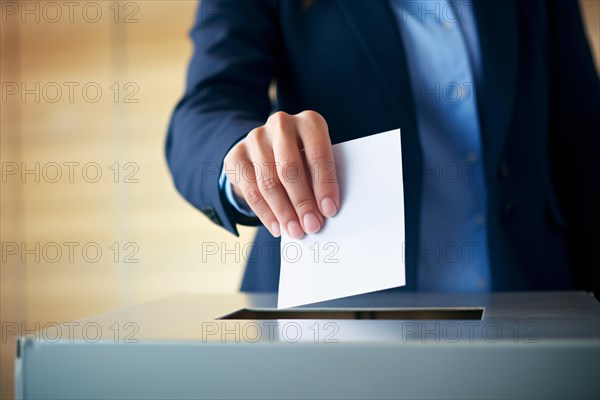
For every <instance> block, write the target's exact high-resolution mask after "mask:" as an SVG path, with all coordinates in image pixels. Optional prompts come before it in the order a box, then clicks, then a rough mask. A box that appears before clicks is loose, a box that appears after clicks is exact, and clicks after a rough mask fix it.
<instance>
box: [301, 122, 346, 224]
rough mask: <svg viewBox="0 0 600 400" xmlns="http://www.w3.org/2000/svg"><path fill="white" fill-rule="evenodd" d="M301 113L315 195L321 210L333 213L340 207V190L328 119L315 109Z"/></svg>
mask: <svg viewBox="0 0 600 400" xmlns="http://www.w3.org/2000/svg"><path fill="white" fill-rule="evenodd" d="M298 117H300V119H301V121H302V123H300V124H299V126H298V135H299V137H300V141H301V142H302V145H303V147H304V157H305V158H306V163H307V166H308V169H309V170H310V175H311V178H312V179H311V184H312V188H313V192H314V194H315V199H316V200H317V204H318V206H319V210H320V211H321V214H323V215H324V216H325V217H333V216H334V215H335V214H336V213H337V211H338V210H339V207H340V190H339V185H338V179H337V172H336V166H335V161H334V159H333V149H332V147H331V139H330V138H329V128H328V126H327V122H326V121H325V119H324V118H323V117H322V116H321V115H320V114H319V113H317V112H314V111H303V112H301V113H300V114H298Z"/></svg>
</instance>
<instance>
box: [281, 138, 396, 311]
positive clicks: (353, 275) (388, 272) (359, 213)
mask: <svg viewBox="0 0 600 400" xmlns="http://www.w3.org/2000/svg"><path fill="white" fill-rule="evenodd" d="M333 154H334V159H335V164H336V167H337V177H338V182H339V186H340V196H341V200H340V202H341V206H340V209H339V211H338V213H337V214H336V215H335V217H333V218H327V219H326V221H325V225H324V227H323V228H322V229H321V230H320V231H319V232H317V233H316V234H312V235H305V236H304V237H303V238H302V239H300V240H295V239H292V238H290V237H289V236H287V234H286V233H285V232H282V236H281V274H280V278H279V297H278V301H277V307H278V308H288V307H295V306H299V305H303V304H309V303H315V302H320V301H325V300H332V299H337V298H340V297H346V296H353V295H357V294H362V293H368V292H373V291H377V290H383V289H389V288H393V287H398V286H404V285H405V284H406V280H405V268H404V256H403V243H404V240H405V239H404V238H405V236H404V190H403V182H402V151H401V144H400V130H399V129H397V130H393V131H389V132H384V133H379V134H376V135H372V136H367V137H364V138H360V139H355V140H351V141H348V142H344V143H340V144H336V145H334V146H333ZM282 231H284V230H282Z"/></svg>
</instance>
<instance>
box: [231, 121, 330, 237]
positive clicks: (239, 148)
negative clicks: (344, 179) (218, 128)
mask: <svg viewBox="0 0 600 400" xmlns="http://www.w3.org/2000/svg"><path fill="white" fill-rule="evenodd" d="M225 173H226V174H227V178H228V179H229V181H230V182H231V184H232V185H233V190H234V192H235V194H236V195H237V196H239V197H240V198H243V199H245V200H246V202H247V203H248V205H249V206H250V208H252V210H253V211H254V213H255V214H256V215H257V216H258V218H259V219H260V220H261V222H262V223H263V224H264V226H265V227H267V229H269V231H270V232H271V234H272V235H273V236H275V237H278V236H280V234H281V227H284V228H285V230H286V231H287V233H288V235H289V236H290V237H292V238H294V239H299V238H301V237H302V236H304V234H305V233H315V232H318V231H319V230H320V229H321V227H322V226H323V223H324V221H325V217H328V218H329V217H333V216H334V215H335V214H336V212H337V211H338V209H339V205H340V192H339V187H338V182H337V177H336V171H335V164H334V160H333V151H332V148H331V140H330V138H329V129H328V127H327V123H326V122H325V119H324V118H323V117H322V116H321V115H320V114H319V113H317V112H315V111H303V112H301V113H299V114H296V115H289V114H286V113H285V112H277V113H274V114H273V115H271V116H270V117H269V119H268V120H267V123H266V124H265V125H263V126H259V127H258V128H256V129H253V130H252V131H251V132H250V133H249V134H248V136H247V137H246V140H243V141H241V142H239V143H238V144H236V145H235V146H234V147H233V148H232V149H231V150H230V151H229V153H227V156H226V157H225Z"/></svg>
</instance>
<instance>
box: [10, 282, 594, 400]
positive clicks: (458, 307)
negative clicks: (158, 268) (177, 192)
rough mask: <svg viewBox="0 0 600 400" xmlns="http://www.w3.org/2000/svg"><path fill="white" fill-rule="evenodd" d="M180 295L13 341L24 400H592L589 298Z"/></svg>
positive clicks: (395, 294) (525, 295) (551, 295)
mask: <svg viewBox="0 0 600 400" xmlns="http://www.w3.org/2000/svg"><path fill="white" fill-rule="evenodd" d="M276 300H277V299H276V296H274V295H266V294H260V295H243V294H237V295H227V296H226V295H221V296H217V295H215V296H208V295H207V296H204V295H195V294H182V295H179V296H175V297H172V298H166V299H162V300H156V301H152V302H149V303H146V304H142V305H136V306H131V307H126V308H122V309H119V310H115V311H112V312H107V313H104V314H100V315H96V316H92V317H89V318H85V319H82V320H78V321H73V322H71V323H67V324H62V325H57V324H47V325H46V326H43V327H42V328H43V329H42V330H41V331H39V332H35V333H29V334H28V335H26V336H25V337H21V338H19V339H18V340H17V355H16V385H17V395H18V398H23V399H41V398H52V399H59V398H60V399H105V398H115V399H129V398H132V399H133V398H135V399H142V398H144V399H188V398H189V399H192V398H194V399H200V398H208V399H238V398H254V399H285V398H296V399H297V398H303V399H304V398H319V399H328V398H335V399H379V398H381V399H392V398H393V399H399V398H410V399H418V398H422V399H437V398H440V399H441V398H448V399H457V398H461V399H469V398H473V399H475V398H476V399H483V398H494V399H500V398H519V399H525V398H535V399H540V398H544V399H549V398H557V399H558V398H560V399H566V398H596V399H597V398H599V397H600V379H599V377H600V336H599V335H600V321H599V317H600V306H599V303H598V302H597V301H596V300H595V299H594V298H593V297H592V295H591V294H589V293H584V292H540V293H494V294H468V295H467V294H460V295H451V294H431V293H429V294H427V293H421V294H417V293H401V292H393V291H387V292H380V293H372V294H368V295H362V296H355V297H350V298H345V299H339V300H334V301H328V302H323V303H319V304H313V305H310V306H304V307H299V308H294V309H288V310H277V309H276V303H277V302H276Z"/></svg>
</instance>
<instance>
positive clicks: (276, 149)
mask: <svg viewBox="0 0 600 400" xmlns="http://www.w3.org/2000/svg"><path fill="white" fill-rule="evenodd" d="M282 124H283V125H284V126H282V128H284V129H282V132H286V131H288V132H289V130H293V131H294V132H292V133H293V134H281V135H275V136H274V137H273V153H274V156H275V160H277V161H278V163H277V173H278V175H279V179H280V181H281V182H282V185H283V187H284V188H285V191H286V193H287V196H288V198H289V199H290V202H291V204H292V205H293V207H294V210H295V212H296V215H297V216H298V220H299V221H300V224H301V225H302V229H303V230H304V232H306V233H315V232H318V231H319V230H320V229H321V227H322V226H323V220H324V218H323V216H322V214H321V212H320V211H319V207H318V206H317V203H316V201H315V196H314V194H313V191H312V188H311V185H310V182H309V179H310V175H308V174H307V172H306V169H305V165H304V160H303V158H302V154H301V152H300V148H299V145H298V139H297V138H298V136H297V133H296V128H297V127H296V126H295V125H292V126H288V125H287V124H286V122H282ZM288 232H289V230H288Z"/></svg>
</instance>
